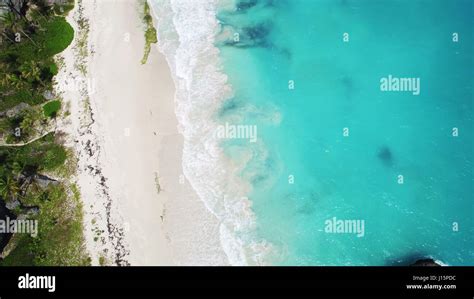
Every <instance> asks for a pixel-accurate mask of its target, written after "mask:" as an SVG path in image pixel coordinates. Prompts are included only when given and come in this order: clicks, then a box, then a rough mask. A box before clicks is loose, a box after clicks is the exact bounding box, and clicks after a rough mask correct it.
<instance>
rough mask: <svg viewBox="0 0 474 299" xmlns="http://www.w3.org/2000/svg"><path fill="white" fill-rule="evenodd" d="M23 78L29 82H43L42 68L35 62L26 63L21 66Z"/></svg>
mask: <svg viewBox="0 0 474 299" xmlns="http://www.w3.org/2000/svg"><path fill="white" fill-rule="evenodd" d="M19 70H20V71H21V77H22V78H23V79H25V80H26V81H28V82H30V83H31V82H33V81H38V82H41V77H40V75H41V68H40V67H39V63H38V62H35V61H29V62H25V63H24V64H23V65H21V66H20V69H19Z"/></svg>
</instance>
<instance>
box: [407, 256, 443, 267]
mask: <svg viewBox="0 0 474 299" xmlns="http://www.w3.org/2000/svg"><path fill="white" fill-rule="evenodd" d="M410 266H422V267H441V265H440V264H438V263H437V262H436V261H435V260H433V259H430V258H428V259H421V260H417V261H416V262H415V263H413V264H411V265H410Z"/></svg>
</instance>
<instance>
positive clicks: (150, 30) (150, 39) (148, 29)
mask: <svg viewBox="0 0 474 299" xmlns="http://www.w3.org/2000/svg"><path fill="white" fill-rule="evenodd" d="M144 2H145V3H144V17H143V22H144V23H145V53H144V55H143V59H142V64H145V63H146V62H147V61H148V56H149V55H150V51H151V45H152V44H156V43H157V42H158V38H157V35H156V29H155V27H154V25H153V17H152V16H151V14H150V6H149V5H148V2H147V1H146V0H145V1H144Z"/></svg>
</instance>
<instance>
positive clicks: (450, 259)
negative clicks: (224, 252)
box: [215, 0, 474, 265]
mask: <svg viewBox="0 0 474 299" xmlns="http://www.w3.org/2000/svg"><path fill="white" fill-rule="evenodd" d="M226 3H228V1H226ZM236 3H237V6H238V7H240V9H239V10H235V9H233V8H230V9H229V7H231V6H229V5H226V7H225V8H222V9H221V10H220V11H219V14H218V19H219V20H220V22H221V30H220V32H219V34H218V37H217V40H216V45H217V46H218V47H219V49H220V50H221V53H220V57H221V60H222V62H223V65H224V71H225V73H226V74H227V75H228V76H229V83H230V85H231V86H232V89H233V96H232V97H231V98H230V99H228V100H227V101H225V102H224V104H222V105H221V107H220V110H219V111H218V113H217V114H216V116H215V121H217V122H218V123H221V124H225V123H228V124H229V123H230V124H240V125H242V124H243V125H247V126H256V128H257V129H258V139H257V142H254V143H253V142H250V141H249V140H245V139H231V140H226V141H224V142H222V143H221V144H222V146H223V148H224V150H225V153H226V155H227V156H228V157H230V158H231V159H232V160H234V161H240V162H239V163H241V164H242V165H245V166H244V167H243V169H242V170H241V172H240V173H239V175H240V177H241V178H243V179H244V180H245V181H248V182H250V184H251V187H252V191H251V192H250V194H249V198H250V200H251V202H252V203H253V207H252V209H253V211H254V213H255V219H256V238H257V239H264V240H266V241H268V242H270V243H271V244H272V245H273V248H274V251H273V253H272V254H271V255H270V256H269V257H268V258H269V259H270V262H271V263H273V264H283V265H386V264H390V265H391V264H403V263H407V262H410V261H411V259H414V258H417V257H421V256H432V257H433V258H435V259H439V260H441V261H443V262H445V263H448V264H450V265H473V264H474V222H473V219H472V216H473V214H474V201H473V198H472V195H473V194H474V192H473V191H474V187H473V186H474V184H473V181H474V173H473V156H474V147H473V145H474V139H473V136H474V135H473V134H472V130H473V129H474V126H473V124H474V123H473V118H472V115H473V114H472V113H473V100H474V97H473V90H472V87H473V83H474V82H473V80H474V76H473V75H474V73H473V72H474V60H473V55H472V53H473V50H474V49H473V46H474V40H473V37H474V36H473V28H474V26H473V25H474V24H473V20H474V18H473V17H474V6H473V5H474V2H472V1H468V0H465V1H462V0H457V1H442V0H439V1H438V0H436V1H435V0H429V1H428V0H426V1H425V0H415V1H408V0H401V1H395V0H387V1H369V0H357V1H350V0H346V1H342V0H341V1H334V0H291V1H288V0H280V1H270V0H259V1H256V2H254V1H243V0H242V1H236ZM454 32H456V33H458V37H459V40H458V42H453V40H452V39H453V33H454ZM236 33H237V34H238V35H236ZM344 33H348V34H349V36H348V37H349V40H348V42H344ZM346 37H347V36H346ZM389 75H391V76H393V77H400V78H416V79H419V90H418V92H419V94H418V95H416V94H417V93H418V92H417V91H416V90H414V89H413V88H412V91H398V92H394V91H386V92H384V91H382V90H381V83H380V82H381V81H380V80H381V79H382V78H387V77H388V76H389ZM414 82H415V81H413V83H414ZM293 86H294V89H291V87H293ZM413 86H414V85H413ZM453 128H457V129H458V136H453ZM343 133H348V134H346V135H348V136H345V135H344V134H343ZM245 161H248V163H246V164H245ZM400 175H402V176H403V183H401V180H400V179H401V177H399V176H400ZM333 217H336V218H337V219H340V220H358V221H364V234H363V236H360V237H358V236H357V235H356V234H354V233H338V234H334V233H328V232H326V230H325V228H326V221H327V220H330V219H332V218H333Z"/></svg>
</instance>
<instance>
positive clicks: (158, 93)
mask: <svg viewBox="0 0 474 299" xmlns="http://www.w3.org/2000/svg"><path fill="white" fill-rule="evenodd" d="M142 11H143V6H142V5H140V2H139V1H132V0H120V1H104V0H100V1H95V0H82V1H80V0H79V1H77V4H76V7H75V9H74V10H73V11H72V12H71V13H70V15H69V17H68V21H69V22H70V23H71V24H72V25H73V27H74V28H75V30H76V37H75V41H74V43H73V45H72V46H71V47H70V48H69V49H67V50H66V51H65V52H64V53H63V57H64V64H65V65H64V67H63V68H62V71H61V73H60V74H59V75H58V77H57V81H58V83H59V86H60V87H59V88H60V90H61V89H62V91H63V97H64V100H65V102H66V103H69V105H70V112H71V116H70V117H69V118H68V119H66V122H65V123H64V124H63V125H64V127H65V130H66V131H69V132H68V133H69V134H70V136H72V137H73V139H74V140H71V145H72V146H74V147H75V149H76V153H77V156H78V168H79V171H78V174H77V178H78V185H79V187H80V190H81V195H82V200H83V204H84V222H85V223H84V227H85V235H86V244H87V248H88V251H89V253H90V255H91V257H92V264H93V265H99V264H108V265H175V264H180V265H183V264H184V265H222V264H226V263H227V261H226V258H225V255H224V253H223V251H222V250H219V249H217V248H220V246H219V244H218V243H219V239H218V237H216V236H218V234H219V232H218V227H219V222H218V221H217V220H216V219H211V221H209V217H208V216H207V217H206V219H203V217H202V215H204V214H209V212H208V211H207V210H206V208H205V206H204V204H203V203H202V201H201V200H199V198H198V197H197V195H196V194H195V192H194V190H193V189H192V188H191V186H190V185H189V183H188V182H187V180H186V178H185V177H184V175H183V174H182V172H183V171H182V164H181V159H182V151H183V137H182V135H181V134H179V133H178V128H177V125H178V122H177V119H176V115H175V103H174V95H175V88H174V83H173V79H172V77H171V73H170V70H169V66H168V64H167V61H166V59H165V57H164V56H163V55H162V54H161V53H160V52H159V51H158V49H157V48H156V47H155V46H152V51H151V53H150V56H149V58H148V62H147V63H146V64H145V65H142V64H141V62H140V61H141V59H142V57H143V52H144V44H145V40H144V24H143V21H142V18H143V15H142ZM84 21H86V22H88V24H89V27H88V29H89V30H87V26H85V27H84V26H83V24H84V23H83V22H84ZM81 24H82V25H81ZM81 26H82V27H81ZM81 28H82V33H83V34H81ZM84 33H88V35H87V36H86V35H84ZM84 37H85V39H86V40H87V44H86V46H84V45H83V44H84V43H81V38H84ZM81 47H82V48H83V49H82V50H81ZM81 51H82V52H81ZM80 53H88V55H86V57H82V58H81V57H80V55H79V54H80ZM81 65H83V66H84V67H81ZM78 66H79V67H78ZM84 68H85V69H86V71H85V72H84V71H83V69H84ZM81 70H82V71H81ZM71 79H74V80H75V81H76V87H77V88H61V86H62V85H64V84H65V83H64V82H67V81H68V80H69V81H70V80H71ZM77 82H82V84H77ZM196 232H200V233H199V234H196ZM203 239H207V240H208V242H206V243H205V244H203V243H202V242H200V241H202V240H203Z"/></svg>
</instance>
